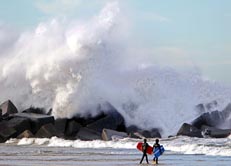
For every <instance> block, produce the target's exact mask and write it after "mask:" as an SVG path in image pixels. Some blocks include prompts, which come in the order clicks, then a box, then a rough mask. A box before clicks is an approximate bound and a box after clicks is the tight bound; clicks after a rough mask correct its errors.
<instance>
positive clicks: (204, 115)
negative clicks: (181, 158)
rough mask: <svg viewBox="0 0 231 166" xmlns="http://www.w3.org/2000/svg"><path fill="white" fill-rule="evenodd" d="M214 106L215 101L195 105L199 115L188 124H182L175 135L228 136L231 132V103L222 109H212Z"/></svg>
mask: <svg viewBox="0 0 231 166" xmlns="http://www.w3.org/2000/svg"><path fill="white" fill-rule="evenodd" d="M216 106H217V102H216V101H213V102H211V103H208V104H199V105H197V107H196V108H197V109H198V110H199V111H200V113H201V115H200V116H198V117H197V118H196V119H194V120H193V121H192V122H191V123H190V124H187V123H184V124H182V126H181V128H180V129H179V131H178V132H177V135H185V136H189V137H207V138H208V137H211V138H226V137H228V136H229V135H230V134H231V103H230V104H228V105H227V107H226V108H225V109H224V110H222V111H218V110H214V108H215V107H216ZM211 110H214V111H211Z"/></svg>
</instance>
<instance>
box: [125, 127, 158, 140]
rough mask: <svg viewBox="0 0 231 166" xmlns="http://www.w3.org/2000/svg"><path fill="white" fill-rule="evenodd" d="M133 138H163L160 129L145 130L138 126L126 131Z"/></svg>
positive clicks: (128, 128)
mask: <svg viewBox="0 0 231 166" xmlns="http://www.w3.org/2000/svg"><path fill="white" fill-rule="evenodd" d="M126 131H127V133H128V134H129V136H130V137H131V138H161V134H160V132H159V129H156V128H154V129H151V130H143V129H140V128H138V127H137V126H134V125H132V126H129V127H127V129H126Z"/></svg>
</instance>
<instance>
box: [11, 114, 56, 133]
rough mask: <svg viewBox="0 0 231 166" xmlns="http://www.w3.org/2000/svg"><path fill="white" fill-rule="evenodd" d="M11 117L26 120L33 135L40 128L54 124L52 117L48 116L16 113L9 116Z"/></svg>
mask: <svg viewBox="0 0 231 166" xmlns="http://www.w3.org/2000/svg"><path fill="white" fill-rule="evenodd" d="M11 117H23V118H27V119H29V121H30V124H31V132H32V133H33V134H35V133H36V132H37V131H38V129H40V127H41V126H43V125H45V124H48V123H52V124H54V117H53V116H49V115H42V114H35V113H17V114H13V115H11Z"/></svg>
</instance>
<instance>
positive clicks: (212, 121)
mask: <svg viewBox="0 0 231 166" xmlns="http://www.w3.org/2000/svg"><path fill="white" fill-rule="evenodd" d="M224 120H225V117H224V115H223V113H222V112H221V111H213V112H206V113H204V114H202V115H201V116H199V117H198V118H196V119H195V120H194V121H193V122H192V125H193V126H195V127H196V128H198V129H200V128H201V126H202V125H207V126H211V127H216V126H219V125H220V124H221V123H223V122H224Z"/></svg>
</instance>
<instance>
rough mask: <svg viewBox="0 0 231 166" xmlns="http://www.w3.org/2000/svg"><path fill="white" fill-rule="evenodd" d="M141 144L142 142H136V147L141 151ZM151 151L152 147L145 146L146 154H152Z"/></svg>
mask: <svg viewBox="0 0 231 166" xmlns="http://www.w3.org/2000/svg"><path fill="white" fill-rule="evenodd" d="M142 144H143V142H138V143H137V145H136V148H137V149H138V150H139V151H141V152H142ZM152 153H153V148H152V147H151V146H148V148H147V154H152Z"/></svg>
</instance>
